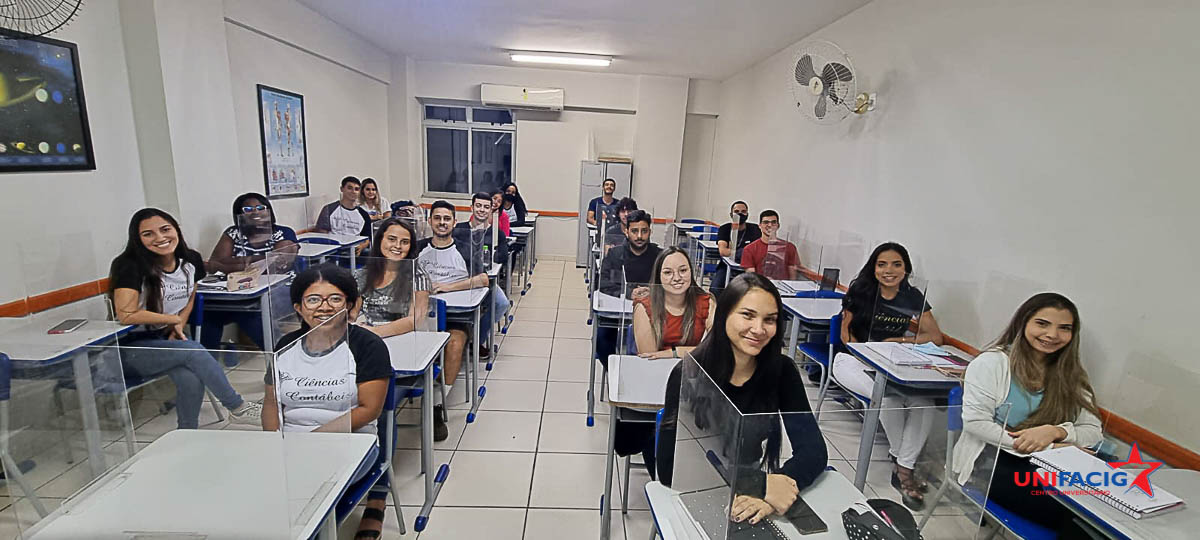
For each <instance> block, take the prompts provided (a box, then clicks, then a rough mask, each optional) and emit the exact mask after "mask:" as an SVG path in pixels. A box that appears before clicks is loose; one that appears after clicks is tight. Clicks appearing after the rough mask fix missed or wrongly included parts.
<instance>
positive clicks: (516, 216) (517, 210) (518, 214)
mask: <svg viewBox="0 0 1200 540" xmlns="http://www.w3.org/2000/svg"><path fill="white" fill-rule="evenodd" d="M504 212H505V213H507V214H508V222H509V224H510V225H512V226H513V227H524V226H525V214H527V213H528V212H529V209H528V208H526V207H525V198H524V197H521V192H520V191H517V185H516V184H515V183H513V182H508V183H506V184H504Z"/></svg>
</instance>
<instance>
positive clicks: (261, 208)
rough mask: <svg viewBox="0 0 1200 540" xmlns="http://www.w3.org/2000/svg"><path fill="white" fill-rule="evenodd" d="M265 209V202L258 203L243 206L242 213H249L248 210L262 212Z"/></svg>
mask: <svg viewBox="0 0 1200 540" xmlns="http://www.w3.org/2000/svg"><path fill="white" fill-rule="evenodd" d="M266 209H267V205H265V204H260V205H258V206H243V207H242V213H243V214H249V213H250V212H262V211H263V210H266Z"/></svg>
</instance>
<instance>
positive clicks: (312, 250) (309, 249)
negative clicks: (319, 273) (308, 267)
mask: <svg viewBox="0 0 1200 540" xmlns="http://www.w3.org/2000/svg"><path fill="white" fill-rule="evenodd" d="M338 249H341V246H339V245H337V244H313V243H310V242H305V243H302V244H300V251H298V252H296V256H297V257H300V258H301V259H305V260H309V259H324V258H325V257H327V256H328V255H329V254H330V253H333V252H335V251H337V250H338Z"/></svg>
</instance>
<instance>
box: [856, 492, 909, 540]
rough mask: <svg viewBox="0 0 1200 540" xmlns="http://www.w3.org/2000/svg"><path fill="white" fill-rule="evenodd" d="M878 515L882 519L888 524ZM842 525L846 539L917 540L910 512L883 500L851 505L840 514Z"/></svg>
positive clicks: (894, 503)
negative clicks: (885, 519)
mask: <svg viewBox="0 0 1200 540" xmlns="http://www.w3.org/2000/svg"><path fill="white" fill-rule="evenodd" d="M880 516H886V517H887V520H888V521H884V520H883V519H881V518H880ZM889 521H890V523H889ZM842 526H843V527H845V529H846V536H847V537H849V538H850V540H921V532H920V531H919V530H917V522H916V520H915V519H913V516H912V513H911V512H909V511H908V509H907V508H904V507H903V506H901V505H900V504H898V503H896V502H894V501H889V500H887V499H870V500H868V501H867V503H866V504H863V503H855V504H854V505H853V506H851V507H850V508H848V509H846V511H845V512H842Z"/></svg>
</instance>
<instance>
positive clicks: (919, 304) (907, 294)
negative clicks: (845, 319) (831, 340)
mask: <svg viewBox="0 0 1200 540" xmlns="http://www.w3.org/2000/svg"><path fill="white" fill-rule="evenodd" d="M850 298H851V297H850V296H846V300H844V301H843V306H844V307H845V308H846V309H847V310H848V311H850V314H851V316H852V317H853V318H852V319H851V320H850V333H851V334H853V335H854V339H855V340H856V341H858V342H867V341H884V340H887V339H891V338H898V337H903V336H904V335H905V334H906V333H908V329H909V326H910V325H911V324H912V322H913V321H915V320H917V319H919V318H920V317H921V314H923V313H925V312H926V311H931V310H933V307H932V306H930V305H929V302H926V301H925V297H924V295H923V294H922V293H921V291H920V290H918V289H917V288H916V287H913V286H911V285H907V284H904V285H901V286H900V290H899V291H898V292H897V293H896V297H895V298H892V299H891V300H888V299H886V298H884V297H883V296H879V295H876V297H875V298H873V299H871V300H868V301H867V302H866V304H867V305H862V306H860V305H857V304H856V303H855V302H853V301H852V300H850Z"/></svg>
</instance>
